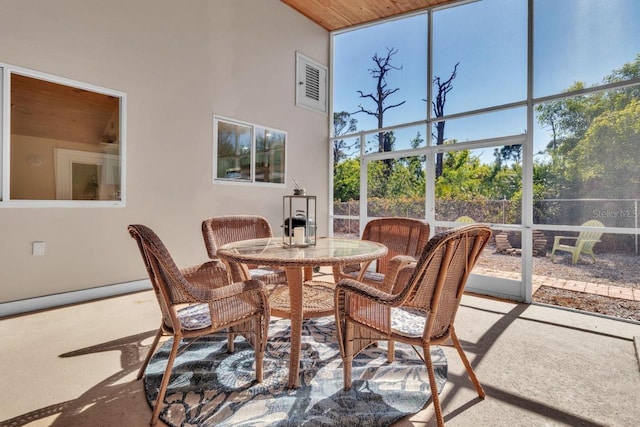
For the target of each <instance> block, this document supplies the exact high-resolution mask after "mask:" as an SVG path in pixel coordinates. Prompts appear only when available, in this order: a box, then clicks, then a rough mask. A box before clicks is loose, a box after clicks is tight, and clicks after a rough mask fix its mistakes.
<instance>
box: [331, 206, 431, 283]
mask: <svg viewBox="0 0 640 427" xmlns="http://www.w3.org/2000/svg"><path fill="white" fill-rule="evenodd" d="M362 240H371V241H374V242H378V243H382V244H383V245H385V246H386V247H387V248H388V249H389V252H387V255H385V256H384V257H383V258H380V259H379V260H377V262H376V269H375V272H374V271H369V270H367V268H366V267H367V266H360V265H346V266H335V267H333V278H334V280H335V282H336V283H338V282H339V281H340V280H341V279H358V278H359V280H360V281H362V282H364V283H367V284H369V285H371V286H375V287H377V288H379V289H382V290H384V291H386V292H390V291H392V290H391V289H386V288H384V287H383V283H385V282H384V276H385V274H386V273H387V270H388V265H389V260H391V259H392V258H393V257H395V256H397V255H408V256H410V257H413V258H416V259H417V257H419V256H420V254H421V253H422V250H423V249H424V247H425V245H426V244H427V242H428V241H429V224H427V223H426V222H425V221H421V220H419V219H413V218H395V217H394V218H376V219H372V220H371V221H369V222H368V223H367V225H366V226H365V227H364V231H363V232H362ZM363 270H364V271H363ZM361 272H362V277H359V276H360V275H361Z"/></svg>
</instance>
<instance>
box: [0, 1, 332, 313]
mask: <svg viewBox="0 0 640 427" xmlns="http://www.w3.org/2000/svg"><path fill="white" fill-rule="evenodd" d="M0 41H1V42H0V62H4V63H8V64H13V65H17V66H21V67H26V68H30V69H34V70H37V71H42V72H46V73H50V74H55V75H59V76H63V77H66V78H70V79H74V80H78V81H82V82H87V83H91V84H95V85H98V86H104V87H107V88H111V89H115V90H119V91H123V92H125V93H126V94H127V101H128V106H127V125H128V128H127V178H128V179H127V200H126V202H127V205H126V207H125V208H102V209H94V208H75V209H74V208H49V209H43V208H0V303H2V302H9V301H16V300H21V299H25V298H33V297H38V296H43V295H51V294H57V293H62V292H69V291H77V290H82V289H87V288H94V287H99V286H104V285H111V284H117V283H123V282H129V281H135V280H137V279H143V278H145V277H146V272H145V270H144V267H143V264H142V260H141V258H140V255H139V253H138V249H137V247H136V245H135V243H134V241H133V240H132V239H131V238H130V237H129V235H128V233H127V231H126V227H127V225H128V224H130V223H143V224H146V225H148V226H150V227H151V228H153V229H154V230H155V231H156V232H157V233H158V234H159V236H160V237H161V238H162V239H163V241H164V242H165V244H166V245H167V247H168V248H169V250H170V252H171V253H172V255H173V256H174V259H175V260H176V262H177V263H178V265H180V266H186V265H189V264H193V263H197V262H200V261H202V260H204V259H205V258H206V252H205V248H204V244H203V242H202V236H201V234H200V223H201V221H202V220H203V219H204V218H206V217H208V216H213V215H222V214H252V213H257V214H262V215H264V216H266V217H267V218H268V219H269V220H270V222H271V225H272V227H273V228H274V230H275V232H276V233H280V232H281V231H280V230H281V229H280V223H281V219H282V196H283V195H285V194H289V193H291V192H292V188H293V185H292V184H290V183H288V185H287V188H286V189H282V188H263V187H258V186H255V187H247V186H237V185H236V186H231V185H220V184H213V183H212V182H211V174H212V166H211V158H212V117H213V115H214V114H217V115H222V116H226V117H232V118H236V119H240V120H244V121H249V122H254V123H257V124H261V125H265V126H270V127H274V128H278V129H282V130H285V131H287V132H288V153H287V160H288V166H287V168H288V176H289V178H292V177H294V178H296V179H297V180H298V181H300V182H302V183H303V184H304V186H305V187H306V188H307V191H308V193H310V194H315V195H317V196H318V216H319V218H320V220H319V221H318V222H319V226H320V231H319V233H320V235H322V234H326V230H327V227H326V221H327V218H328V213H327V212H328V210H327V206H328V194H329V190H328V177H327V174H328V170H329V168H328V147H327V144H328V142H327V136H328V117H327V116H326V115H322V114H318V113H314V112H311V111H308V110H305V109H301V108H298V107H296V106H295V94H294V90H295V81H294V76H295V52H296V51H297V50H298V51H301V52H302V53H304V54H305V55H307V56H309V57H311V58H313V59H315V60H317V61H318V62H320V63H322V64H325V65H328V57H329V35H328V33H327V32H326V31H325V30H323V29H321V28H320V27H319V26H317V25H315V24H313V23H312V22H311V21H309V20H307V19H306V18H304V17H303V16H301V15H299V14H298V13H296V12H295V11H294V10H293V9H291V8H289V7H288V6H286V5H284V4H283V3H281V2H279V1H277V0H234V1H227V0H189V1H175V0H135V1H131V0H52V1H46V2H44V1H41V0H3V1H2V2H1V3H0ZM323 218H324V219H323ZM36 240H42V241H45V242H46V247H47V253H46V255H45V256H40V257H35V256H32V255H31V242H32V241H36Z"/></svg>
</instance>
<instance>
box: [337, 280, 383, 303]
mask: <svg viewBox="0 0 640 427" xmlns="http://www.w3.org/2000/svg"><path fill="white" fill-rule="evenodd" d="M349 293H352V294H356V295H358V296H361V297H364V298H368V299H370V300H372V301H375V302H377V303H380V304H384V305H394V304H395V301H396V298H395V296H394V295H392V294H389V293H387V292H384V291H382V290H380V289H378V288H374V287H373V286H370V285H367V284H366V283H362V282H358V281H357V280H353V279H342V280H340V282H338V284H337V285H336V299H339V298H344V297H346V296H348V294H349Z"/></svg>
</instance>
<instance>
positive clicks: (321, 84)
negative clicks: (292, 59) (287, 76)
mask: <svg viewBox="0 0 640 427" xmlns="http://www.w3.org/2000/svg"><path fill="white" fill-rule="evenodd" d="M296 105H297V106H299V107H303V108H308V109H310V110H313V111H317V112H320V113H324V114H326V113H327V67H325V66H323V65H321V64H319V63H317V62H315V61H314V60H312V59H310V58H307V57H306V56H304V55H302V54H301V53H299V52H296Z"/></svg>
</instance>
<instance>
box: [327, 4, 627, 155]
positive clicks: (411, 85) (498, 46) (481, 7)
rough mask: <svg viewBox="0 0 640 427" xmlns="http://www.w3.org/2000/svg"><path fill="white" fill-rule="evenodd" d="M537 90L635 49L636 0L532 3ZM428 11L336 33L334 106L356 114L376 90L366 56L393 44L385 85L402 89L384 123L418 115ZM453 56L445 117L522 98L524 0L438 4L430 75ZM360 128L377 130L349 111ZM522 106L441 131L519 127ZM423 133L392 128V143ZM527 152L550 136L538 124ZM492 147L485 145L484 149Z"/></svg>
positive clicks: (597, 76) (498, 132)
mask: <svg viewBox="0 0 640 427" xmlns="http://www.w3.org/2000/svg"><path fill="white" fill-rule="evenodd" d="M534 8H535V12H534V22H535V23H534V68H533V69H534V97H541V96H548V95H553V94H556V93H561V92H562V91H564V90H565V89H567V88H568V87H569V86H571V85H572V84H573V83H574V82H576V81H583V82H585V83H586V84H587V86H591V85H594V84H597V83H600V82H602V79H603V78H604V77H605V76H606V75H608V74H610V73H611V72H612V71H613V70H615V69H618V68H620V67H621V66H622V65H624V64H625V63H628V62H631V61H633V60H635V58H636V56H637V55H638V54H639V53H640V26H639V25H638V24H637V23H638V22H640V0H561V1H560V0H535V3H534ZM427 26H428V22H427V17H426V15H417V16H412V17H409V18H404V19H399V20H395V21H390V22H387V23H384V24H381V25H376V26H370V27H366V28H364V29H359V30H353V31H349V32H345V33H341V34H338V35H336V36H335V38H334V61H333V64H334V70H333V78H334V80H333V85H334V92H333V103H334V107H333V108H334V111H336V112H338V111H347V112H350V113H353V112H355V111H357V110H358V109H359V107H358V105H362V106H363V107H364V108H365V109H368V110H373V109H374V107H375V104H374V103H373V101H371V100H368V99H362V98H360V97H359V95H358V92H357V91H358V90H362V91H363V92H364V93H365V94H367V93H372V92H374V91H375V80H374V79H373V78H372V77H371V75H370V72H369V69H371V68H372V67H374V63H373V61H372V59H371V58H372V57H373V56H374V55H375V54H377V55H378V56H386V54H387V49H391V48H393V49H397V50H398V52H397V53H396V54H395V55H394V56H393V59H392V64H393V65H394V66H395V67H398V68H400V67H401V69H399V70H391V71H390V72H389V73H388V78H387V84H388V88H389V89H394V88H399V91H398V92H396V93H395V94H393V95H391V96H390V97H389V98H388V102H389V104H395V103H399V102H402V101H405V103H404V104H403V105H402V106H400V107H397V108H392V109H390V110H388V111H387V112H386V113H385V116H384V125H385V126H392V125H396V124H400V123H407V122H413V121H417V120H422V119H424V118H425V117H426V108H427V104H426V102H425V101H424V100H425V99H426V87H427V84H428V82H427V63H426V61H427V59H426V56H427V54H426V52H427V34H428V31H427ZM456 63H459V65H458V69H457V76H456V78H455V79H454V80H453V89H452V90H451V92H449V94H448V96H447V102H446V104H445V114H456V113H461V112H465V111H470V110H475V109H479V108H487V107H491V106H495V105H501V104H505V103H510V102H517V101H522V100H525V99H526V94H527V0H481V1H478V2H472V3H466V4H463V5H460V6H456V7H451V8H447V9H441V10H439V11H436V12H435V13H434V15H433V75H434V76H439V77H441V78H442V79H443V80H446V79H448V78H449V76H450V75H451V72H452V71H453V68H454V66H455V64H456ZM353 117H354V118H356V119H357V120H358V130H362V129H373V128H376V127H377V122H376V119H375V118H374V117H373V116H369V115H367V114H364V113H359V114H355V115H354V116H353ZM525 129H526V109H524V108H520V109H515V110H510V111H504V112H495V113H491V114H487V115H484V116H482V117H469V118H466V119H458V120H448V121H447V135H446V136H447V137H448V138H455V139H457V140H458V141H468V140H477V139H486V138H492V137H500V136H507V135H518V134H522V133H523V132H524V131H525ZM418 130H421V136H422V138H423V139H424V138H425V133H426V131H425V130H424V128H422V129H417V128H414V129H411V131H407V132H404V133H402V132H396V136H397V141H396V148H409V140H410V139H411V138H413V137H415V135H416V132H417V131H418ZM533 132H534V152H537V151H539V150H541V149H542V148H544V146H545V145H546V143H547V141H548V140H549V139H550V137H549V134H548V132H547V131H544V130H541V129H540V128H539V127H538V126H536V129H533ZM489 151H490V152H491V153H492V150H489Z"/></svg>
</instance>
